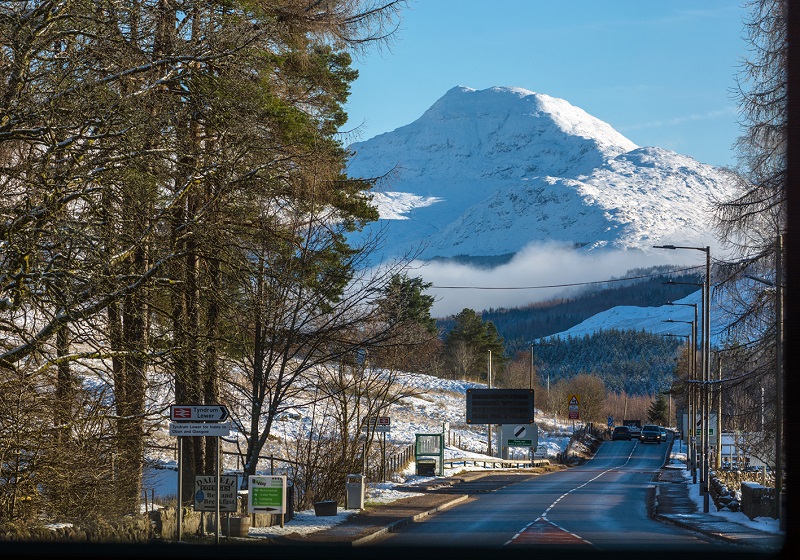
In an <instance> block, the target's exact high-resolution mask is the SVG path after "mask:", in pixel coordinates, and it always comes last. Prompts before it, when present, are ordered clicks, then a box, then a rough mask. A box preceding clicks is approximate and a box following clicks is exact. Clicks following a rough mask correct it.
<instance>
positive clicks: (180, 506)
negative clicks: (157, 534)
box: [178, 437, 183, 542]
mask: <svg viewBox="0 0 800 560" xmlns="http://www.w3.org/2000/svg"><path fill="white" fill-rule="evenodd" d="M182 462H183V438H182V437H179V438H178V542H181V527H182V525H183V504H182V503H181V491H182V490H183V471H182V470H181V468H182Z"/></svg>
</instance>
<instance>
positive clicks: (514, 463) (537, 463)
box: [444, 457, 550, 469]
mask: <svg viewBox="0 0 800 560" xmlns="http://www.w3.org/2000/svg"><path fill="white" fill-rule="evenodd" d="M444 464H445V465H448V464H449V465H450V467H453V466H454V465H458V464H460V465H464V466H465V467H466V466H467V465H468V464H472V466H474V467H477V466H479V464H481V465H483V467H484V468H486V465H489V464H491V465H492V468H495V469H496V468H498V465H500V468H504V467H514V468H517V469H519V468H524V467H543V466H545V465H549V464H550V460H549V459H533V460H531V459H496V458H489V457H455V458H453V459H445V460H444Z"/></svg>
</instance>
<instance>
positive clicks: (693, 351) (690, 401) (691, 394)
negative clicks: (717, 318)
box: [663, 319, 702, 492]
mask: <svg viewBox="0 0 800 560" xmlns="http://www.w3.org/2000/svg"><path fill="white" fill-rule="evenodd" d="M663 322H664V323H686V324H688V325H691V326H692V330H691V331H690V334H689V335H673V334H671V333H668V334H667V336H685V337H686V338H688V339H689V340H688V341H687V343H688V346H689V350H690V352H689V354H688V356H687V360H686V361H687V363H688V367H687V370H688V371H687V375H688V378H687V380H686V393H687V395H686V404H687V411H686V432H688V433H689V435H688V440H687V441H686V448H687V449H688V451H689V464H690V465H691V469H692V484H697V449H696V448H695V446H694V441H695V438H694V433H695V425H696V423H695V420H694V419H695V417H696V416H697V407H696V405H695V402H694V399H695V394H696V392H697V391H696V390H695V383H696V378H697V374H696V368H697V322H696V320H695V321H676V320H675V319H665V320H664V321H663ZM684 437H687V435H686V433H684ZM701 492H702V487H701Z"/></svg>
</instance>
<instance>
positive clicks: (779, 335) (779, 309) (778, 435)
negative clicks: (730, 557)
mask: <svg viewBox="0 0 800 560" xmlns="http://www.w3.org/2000/svg"><path fill="white" fill-rule="evenodd" d="M782 257H783V236H782V235H781V234H778V236H777V237H776V238H775V282H770V281H769V280H765V279H763V278H758V277H756V276H747V278H749V279H751V280H755V281H756V282H760V283H761V284H766V285H767V286H771V287H773V288H775V518H776V519H779V520H780V522H781V528H783V524H784V522H785V519H784V517H783V515H782V511H781V510H782V507H781V493H782V491H783V264H782ZM762 414H763V413H762Z"/></svg>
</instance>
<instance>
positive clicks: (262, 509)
mask: <svg viewBox="0 0 800 560" xmlns="http://www.w3.org/2000/svg"><path fill="white" fill-rule="evenodd" d="M247 482H248V488H249V489H250V490H249V491H248V492H247V511H248V512H249V513H286V475H280V476H277V475H276V476H261V475H253V476H249V477H248V478H247Z"/></svg>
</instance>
